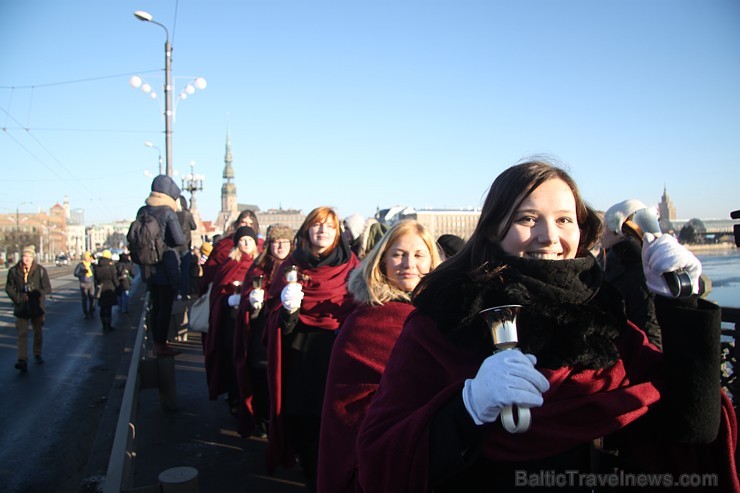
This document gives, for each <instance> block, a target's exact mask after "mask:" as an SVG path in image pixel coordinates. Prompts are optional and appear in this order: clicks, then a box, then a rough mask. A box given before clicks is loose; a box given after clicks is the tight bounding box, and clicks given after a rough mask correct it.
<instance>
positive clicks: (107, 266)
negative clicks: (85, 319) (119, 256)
mask: <svg viewBox="0 0 740 493" xmlns="http://www.w3.org/2000/svg"><path fill="white" fill-rule="evenodd" d="M112 257H113V256H112V255H111V252H110V250H103V253H102V254H101V255H100V258H99V259H98V265H96V266H95V288H96V293H97V298H98V306H99V307H100V322H101V323H102V324H103V332H110V331H111V330H114V327H113V305H116V304H118V296H117V295H116V290H117V289H118V285H119V282H118V272H116V266H115V265H113V259H112Z"/></svg>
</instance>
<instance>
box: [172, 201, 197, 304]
mask: <svg viewBox="0 0 740 493" xmlns="http://www.w3.org/2000/svg"><path fill="white" fill-rule="evenodd" d="M176 214H177V218H178V219H179V220H180V228H181V229H182V234H183V236H184V237H185V244H184V245H180V246H179V247H177V253H178V254H179V255H180V291H179V293H178V294H179V297H180V298H182V299H185V300H187V299H189V298H190V264H191V262H192V258H193V253H192V247H193V240H192V237H193V235H192V232H193V231H196V230H197V229H198V225H197V224H195V218H194V217H193V214H192V212H190V209H188V200H187V199H186V198H185V197H183V196H182V195H180V197H179V198H178V208H177V211H176Z"/></svg>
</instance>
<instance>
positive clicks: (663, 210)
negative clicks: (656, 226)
mask: <svg viewBox="0 0 740 493" xmlns="http://www.w3.org/2000/svg"><path fill="white" fill-rule="evenodd" d="M658 215H659V216H660V218H661V219H668V220H670V221H672V220H674V219H676V207H675V206H674V205H673V202H671V199H670V198H668V192H667V191H666V187H665V185H663V196H662V197H661V198H660V204H658Z"/></svg>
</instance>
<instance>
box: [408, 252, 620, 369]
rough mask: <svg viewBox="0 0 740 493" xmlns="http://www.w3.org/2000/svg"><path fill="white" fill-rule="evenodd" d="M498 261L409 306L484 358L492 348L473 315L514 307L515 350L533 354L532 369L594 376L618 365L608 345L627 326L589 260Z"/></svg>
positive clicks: (615, 353)
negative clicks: (577, 370) (567, 369)
mask: <svg viewBox="0 0 740 493" xmlns="http://www.w3.org/2000/svg"><path fill="white" fill-rule="evenodd" d="M497 257H498V260H497V261H495V262H492V263H490V264H488V265H486V266H484V267H483V268H481V269H479V270H477V271H474V272H473V273H472V274H471V275H467V276H466V275H460V277H459V278H458V281H459V283H457V282H447V283H446V285H447V287H446V288H442V289H440V290H437V293H436V294H435V295H434V296H428V297H426V298H424V297H422V299H421V300H416V301H415V304H416V305H417V306H418V307H419V309H420V310H421V311H423V312H425V313H428V314H429V315H431V316H432V317H433V318H435V320H437V321H438V323H439V326H440V328H441V330H442V331H444V332H446V333H447V334H448V336H449V337H450V338H451V339H452V340H453V341H456V342H457V343H459V344H462V345H465V346H470V347H475V348H477V349H479V350H480V351H482V355H486V354H490V353H491V351H492V350H493V342H492V340H491V336H490V331H489V330H488V329H487V327H486V325H485V323H484V322H483V319H482V317H481V316H480V315H479V314H478V312H480V311H481V310H483V309H485V308H490V307H493V306H499V305H509V304H517V305H523V308H522V311H521V313H520V315H519V318H518V332H519V347H520V348H521V349H522V351H524V352H526V353H531V354H534V355H536V356H537V359H538V366H540V367H544V368H552V369H555V368H561V367H563V366H580V367H583V368H590V369H596V368H608V367H610V366H611V365H613V364H614V363H615V362H616V361H617V359H618V358H619V353H618V351H617V348H616V346H615V345H614V342H613V340H614V339H615V338H616V337H617V336H618V335H619V334H620V332H621V329H622V328H623V327H625V325H626V317H625V315H624V310H623V308H622V305H621V298H620V297H619V295H618V293H617V292H616V290H614V289H613V288H611V286H609V285H608V284H604V283H602V277H603V276H602V270H601V268H600V267H599V265H598V263H597V262H596V259H595V258H594V257H593V256H591V255H589V256H588V257H582V258H577V259H572V260H534V259H527V258H520V257H514V256H510V255H506V254H503V253H502V252H501V253H499V255H497ZM445 300H446V301H445Z"/></svg>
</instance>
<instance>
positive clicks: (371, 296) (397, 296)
mask: <svg viewBox="0 0 740 493" xmlns="http://www.w3.org/2000/svg"><path fill="white" fill-rule="evenodd" d="M407 234H415V235H417V236H418V237H419V238H421V239H422V241H423V242H424V244H425V245H426V247H427V249H428V250H429V255H430V256H431V259H432V262H431V266H430V267H431V269H434V268H436V267H437V266H438V265H439V264H440V263H441V261H442V260H441V258H440V256H439V252H438V251H437V247H436V245H435V242H434V238H433V237H432V235H431V234H430V233H429V231H428V230H427V229H426V228H425V227H424V225H422V224H421V223H419V222H417V221H416V220H414V219H405V220H403V221H399V222H397V223H396V224H394V225H393V226H392V227H391V228H390V229H389V230H388V231H387V232H386V233H385V234H384V235H383V237H382V238H381V239H380V241H379V242H378V243H377V244H376V245H375V247H374V248H373V249H372V250H370V252H368V254H367V256H366V257H365V258H364V259H363V260H362V262H360V265H359V266H358V267H357V268H356V269H354V270H353V271H352V273H351V274H350V276H349V283H348V284H347V290H348V291H349V292H350V293H352V296H354V298H355V300H356V301H357V302H358V303H363V304H368V305H382V304H383V303H387V302H389V301H393V300H401V301H411V293H407V292H405V291H402V290H400V289H398V288H397V287H396V286H394V285H393V284H391V283H390V282H389V280H388V276H387V275H386V273H385V257H386V254H387V253H388V250H389V249H390V247H391V246H393V244H394V243H395V242H396V241H397V240H398V239H399V238H400V237H402V236H404V235H407Z"/></svg>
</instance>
